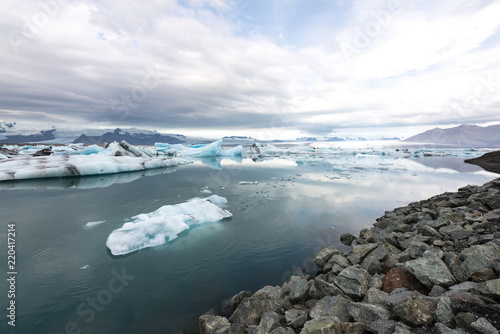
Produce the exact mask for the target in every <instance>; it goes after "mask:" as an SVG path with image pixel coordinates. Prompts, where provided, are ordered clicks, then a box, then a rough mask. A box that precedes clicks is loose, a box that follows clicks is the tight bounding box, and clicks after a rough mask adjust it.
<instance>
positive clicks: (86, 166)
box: [0, 155, 188, 181]
mask: <svg viewBox="0 0 500 334" xmlns="http://www.w3.org/2000/svg"><path fill="white" fill-rule="evenodd" d="M186 163H188V162H187V161H185V160H183V159H178V158H155V159H152V158H148V159H146V158H138V157H126V156H118V157H114V156H104V155H70V156H65V155H61V156H49V157H19V158H12V159H2V160H0V181H8V180H24V179H38V178H48V177H68V176H86V175H103V174H113V173H123V172H132V171H141V170H147V169H152V168H165V167H172V166H177V165H181V164H186Z"/></svg>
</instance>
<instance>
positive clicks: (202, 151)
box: [177, 139, 243, 157]
mask: <svg viewBox="0 0 500 334" xmlns="http://www.w3.org/2000/svg"><path fill="white" fill-rule="evenodd" d="M221 145H222V139H219V140H217V141H215V142H213V143H210V144H207V145H197V146H193V147H189V148H187V149H185V150H183V151H181V152H179V153H178V154H177V155H178V156H181V157H185V156H189V157H218V156H221V157H230V156H241V155H243V147H242V146H241V145H238V146H236V147H233V148H230V149H226V150H223V149H222V146H221Z"/></svg>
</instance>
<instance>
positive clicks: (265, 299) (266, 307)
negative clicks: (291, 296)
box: [229, 285, 283, 326]
mask: <svg viewBox="0 0 500 334" xmlns="http://www.w3.org/2000/svg"><path fill="white" fill-rule="evenodd" d="M282 302H283V289H281V287H279V286H277V287H272V286H269V285H268V286H265V287H264V288H262V289H260V290H259V291H257V292H256V293H255V294H253V295H252V296H251V297H249V298H245V299H243V301H242V302H241V303H240V305H239V306H238V308H237V309H236V310H235V311H234V313H233V315H232V316H231V318H229V321H230V322H231V323H238V324H241V325H243V326H250V325H259V322H260V319H261V316H262V315H263V314H264V313H267V312H274V311H275V310H277V309H278V308H280V307H281V303H282Z"/></svg>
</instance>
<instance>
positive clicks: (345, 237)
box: [340, 233, 356, 246]
mask: <svg viewBox="0 0 500 334" xmlns="http://www.w3.org/2000/svg"><path fill="white" fill-rule="evenodd" d="M354 240H356V237H355V236H354V235H352V234H351V233H344V234H342V235H341V236H340V242H341V243H343V244H344V245H346V246H351V244H352V242H353V241H354Z"/></svg>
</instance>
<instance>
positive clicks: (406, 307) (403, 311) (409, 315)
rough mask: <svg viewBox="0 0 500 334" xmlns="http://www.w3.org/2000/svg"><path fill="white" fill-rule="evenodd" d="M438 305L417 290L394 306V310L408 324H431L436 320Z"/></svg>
mask: <svg viewBox="0 0 500 334" xmlns="http://www.w3.org/2000/svg"><path fill="white" fill-rule="evenodd" d="M435 311H436V305H435V304H434V303H432V302H431V301H430V300H428V299H427V298H425V297H424V296H423V295H421V294H420V293H418V292H417V291H413V292H412V294H411V295H409V296H408V297H407V298H405V299H404V300H403V301H402V302H400V303H398V304H397V305H396V306H394V307H393V309H392V312H393V313H394V314H396V315H397V316H398V317H399V318H400V319H401V320H403V321H404V322H406V323H407V324H410V325H414V326H422V325H430V324H431V323H432V322H433V320H434V312H435Z"/></svg>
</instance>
